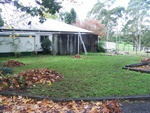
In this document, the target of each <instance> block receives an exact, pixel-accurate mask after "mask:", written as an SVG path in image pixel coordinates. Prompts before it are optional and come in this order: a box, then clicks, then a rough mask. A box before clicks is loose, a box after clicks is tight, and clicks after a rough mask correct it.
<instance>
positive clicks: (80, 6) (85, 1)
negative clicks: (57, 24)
mask: <svg viewBox="0 0 150 113" xmlns="http://www.w3.org/2000/svg"><path fill="white" fill-rule="evenodd" d="M19 1H21V2H22V3H23V4H29V2H30V4H31V5H33V4H34V0H30V1H27V0H19ZM76 1H77V3H76V4H73V3H70V2H68V1H67V0H64V2H63V3H62V6H63V9H61V10H63V12H65V11H70V9H71V8H74V9H75V11H76V13H77V15H78V19H80V20H84V19H85V18H86V15H87V13H88V12H89V11H90V10H91V9H92V7H93V6H94V4H95V3H96V2H97V1H98V0H76ZM128 2H129V0H116V2H115V5H114V7H115V6H124V7H127V5H128ZM1 7H3V6H0V8H1ZM9 10H11V8H10V7H9V6H7V7H5V8H4V7H3V15H5V16H6V15H7V14H8V13H9V12H10V11H9ZM11 17H12V16H7V17H6V18H11Z"/></svg>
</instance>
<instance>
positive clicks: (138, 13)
mask: <svg viewBox="0 0 150 113" xmlns="http://www.w3.org/2000/svg"><path fill="white" fill-rule="evenodd" d="M149 4H150V1H149V0H130V2H129V4H128V7H127V9H126V24H125V27H124V29H123V31H124V32H126V33H128V35H130V36H132V40H133V43H134V45H135V46H136V50H137V49H138V50H139V51H140V50H141V43H142V37H143V35H144V31H145V30H146V29H147V25H148V24H149V20H148V18H149V16H150V12H149V9H150V5H149ZM145 23H147V25H146V24H145Z"/></svg>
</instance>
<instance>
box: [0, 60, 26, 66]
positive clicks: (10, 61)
mask: <svg viewBox="0 0 150 113" xmlns="http://www.w3.org/2000/svg"><path fill="white" fill-rule="evenodd" d="M3 66H6V67H19V66H25V64H24V63H22V62H19V61H16V60H9V61H7V62H5V63H3Z"/></svg>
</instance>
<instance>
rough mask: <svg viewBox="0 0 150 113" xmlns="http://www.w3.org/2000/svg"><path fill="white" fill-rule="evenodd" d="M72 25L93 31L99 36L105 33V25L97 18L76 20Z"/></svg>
mask: <svg viewBox="0 0 150 113" xmlns="http://www.w3.org/2000/svg"><path fill="white" fill-rule="evenodd" d="M73 25H74V26H77V27H80V28H83V29H86V30H89V31H93V33H94V34H97V35H99V36H103V35H105V25H104V24H101V23H100V22H99V21H98V20H94V19H85V20H84V21H79V20H77V21H76V23H74V24H73Z"/></svg>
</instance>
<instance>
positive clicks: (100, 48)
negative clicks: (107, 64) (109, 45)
mask: <svg viewBox="0 0 150 113" xmlns="http://www.w3.org/2000/svg"><path fill="white" fill-rule="evenodd" d="M98 52H102V53H105V52H106V49H104V43H103V42H99V43H98Z"/></svg>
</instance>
